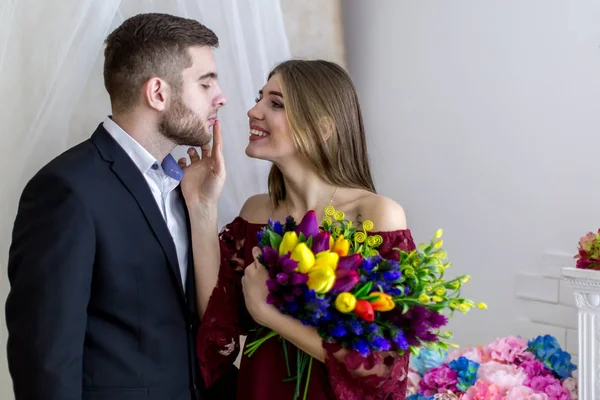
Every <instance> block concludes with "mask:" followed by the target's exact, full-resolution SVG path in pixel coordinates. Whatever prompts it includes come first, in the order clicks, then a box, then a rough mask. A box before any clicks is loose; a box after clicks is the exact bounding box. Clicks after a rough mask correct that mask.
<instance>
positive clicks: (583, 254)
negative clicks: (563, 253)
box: [575, 229, 600, 270]
mask: <svg viewBox="0 0 600 400" xmlns="http://www.w3.org/2000/svg"><path fill="white" fill-rule="evenodd" d="M575 258H576V259H577V268H580V269H595V270H600V229H599V230H598V233H594V232H589V233H588V234H586V235H585V236H583V237H582V238H581V239H579V248H578V253H577V255H576V256H575Z"/></svg>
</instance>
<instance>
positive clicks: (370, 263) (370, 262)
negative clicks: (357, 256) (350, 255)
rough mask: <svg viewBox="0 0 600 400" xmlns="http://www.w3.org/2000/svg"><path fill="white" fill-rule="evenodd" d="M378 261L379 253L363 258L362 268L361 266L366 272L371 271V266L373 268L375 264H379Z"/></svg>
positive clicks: (379, 258) (379, 259)
mask: <svg viewBox="0 0 600 400" xmlns="http://www.w3.org/2000/svg"><path fill="white" fill-rule="evenodd" d="M380 261H381V256H379V255H376V256H374V257H370V258H365V259H364V260H363V263H362V268H363V270H365V271H367V272H371V271H373V268H375V267H376V266H377V264H379V262H380Z"/></svg>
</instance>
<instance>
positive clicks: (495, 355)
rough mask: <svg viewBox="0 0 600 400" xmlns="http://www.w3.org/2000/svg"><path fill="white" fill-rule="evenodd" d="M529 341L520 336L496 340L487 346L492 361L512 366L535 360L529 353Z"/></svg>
mask: <svg viewBox="0 0 600 400" xmlns="http://www.w3.org/2000/svg"><path fill="white" fill-rule="evenodd" d="M527 346H528V345H527V340H525V339H523V338H521V337H518V336H507V337H503V338H498V339H496V340H494V341H493V342H492V343H490V344H489V345H488V346H487V350H488V352H489V354H490V357H491V358H492V360H495V361H498V362H505V363H509V364H512V363H514V362H523V361H525V360H530V359H532V358H533V354H531V353H529V352H528V351H527Z"/></svg>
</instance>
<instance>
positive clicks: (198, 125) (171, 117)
mask: <svg viewBox="0 0 600 400" xmlns="http://www.w3.org/2000/svg"><path fill="white" fill-rule="evenodd" d="M158 131H159V132H160V133H162V134H163V135H164V136H165V137H166V138H167V139H169V140H171V141H172V142H174V143H175V144H177V145H183V146H197V147H200V146H203V145H205V144H207V143H209V142H210V131H209V130H208V127H207V126H206V121H205V120H204V121H203V120H202V118H200V117H199V116H198V115H196V114H194V112H193V111H192V110H190V109H189V107H188V106H186V105H185V104H184V103H183V100H182V99H181V96H175V97H174V99H173V101H172V103H171V104H170V106H169V108H167V110H165V112H164V115H163V117H162V119H161V121H160V123H159V124H158Z"/></svg>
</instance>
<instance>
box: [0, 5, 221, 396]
mask: <svg viewBox="0 0 600 400" xmlns="http://www.w3.org/2000/svg"><path fill="white" fill-rule="evenodd" d="M217 46H218V39H217V37H216V35H215V34H214V33H213V32H212V31H211V30H210V29H208V28H206V27H205V26H203V25H201V24H200V23H198V22H197V21H193V20H189V19H184V18H179V17H175V16H171V15H165V14H142V15H137V16H134V17H132V18H130V19H128V20H126V21H125V22H124V23H123V24H122V25H121V26H120V27H119V28H117V29H116V30H115V31H114V32H112V33H111V34H110V35H109V36H108V38H107V39H106V49H105V53H104V55H105V64H104V81H105V86H106V89H107V91H108V94H109V96H110V100H111V107H112V117H108V118H106V119H105V120H104V122H103V123H102V124H100V125H99V126H98V128H97V129H96V131H95V132H94V133H93V135H92V137H91V138H90V139H89V140H86V141H85V142H83V143H81V144H79V145H78V146H76V147H74V148H72V149H70V150H68V151H66V152H65V153H63V154H62V155H60V156H58V157H57V158H55V159H54V160H53V161H51V162H50V163H49V164H47V165H46V166H45V167H44V168H42V169H41V170H40V171H39V172H38V173H37V174H36V175H35V176H34V177H33V178H32V180H31V181H30V182H29V183H28V184H27V186H26V188H25V190H24V192H23V194H22V197H21V201H20V204H19V210H18V215H17V218H16V221H15V225H14V231H13V240H12V245H11V249H10V255H9V263H8V275H9V279H10V284H11V290H10V294H9V296H8V299H7V302H6V321H7V325H8V331H9V339H8V361H9V369H10V373H11V375H12V379H13V387H14V392H15V396H16V399H17V400H20V399H27V400H33V399H48V400H50V399H56V400H69V399H82V398H83V399H111V400H121V399H122V400H127V399H156V400H166V399H176V400H179V399H180V400H184V399H185V400H189V399H197V398H200V396H201V395H200V392H201V390H202V383H201V382H199V381H198V380H199V379H200V378H199V375H200V374H199V373H198V366H197V365H196V361H195V360H196V357H195V351H194V341H195V335H196V330H197V326H198V323H199V322H198V318H197V314H196V306H195V303H196V302H195V294H194V292H195V284H194V271H193V265H192V263H191V262H192V257H191V254H190V251H191V248H190V242H189V238H190V232H189V225H188V220H187V215H186V209H185V203H184V200H183V197H182V194H181V190H180V188H179V181H180V180H181V178H182V175H183V171H182V169H181V168H180V167H179V166H178V165H177V162H176V161H175V160H174V159H173V157H172V156H171V155H170V154H169V153H170V152H171V151H172V150H173V148H174V147H175V146H176V145H189V146H205V145H207V144H208V142H209V141H210V126H212V125H214V124H215V122H216V121H217V111H218V110H219V109H220V108H221V107H222V106H224V105H225V102H226V99H225V97H224V95H223V93H222V92H221V90H220V88H219V85H218V82H217V74H216V67H215V62H214V58H213V54H212V49H213V48H216V47H217Z"/></svg>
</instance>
